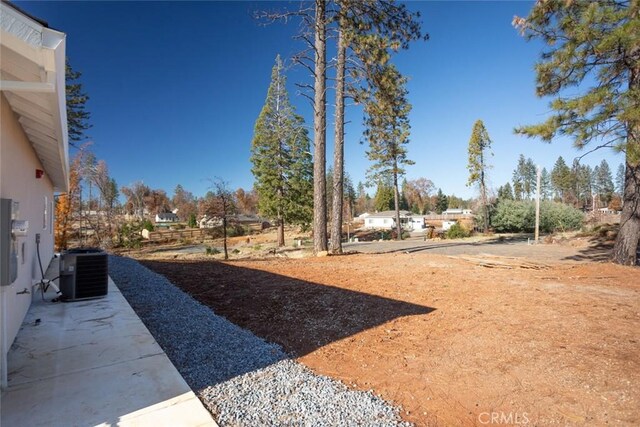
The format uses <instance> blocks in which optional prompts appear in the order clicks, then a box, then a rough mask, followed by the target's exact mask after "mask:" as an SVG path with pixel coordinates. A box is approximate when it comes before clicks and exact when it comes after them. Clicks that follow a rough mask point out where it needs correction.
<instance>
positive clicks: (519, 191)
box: [511, 169, 524, 200]
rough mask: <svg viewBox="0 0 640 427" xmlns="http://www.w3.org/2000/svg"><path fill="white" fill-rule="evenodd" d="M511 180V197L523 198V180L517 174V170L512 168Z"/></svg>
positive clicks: (515, 198)
mask: <svg viewBox="0 0 640 427" xmlns="http://www.w3.org/2000/svg"><path fill="white" fill-rule="evenodd" d="M511 180H512V181H513V198H514V200H522V199H523V198H524V182H522V177H521V176H520V174H518V170H517V169H516V170H514V171H513V174H512V178H511Z"/></svg>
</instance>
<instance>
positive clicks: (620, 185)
mask: <svg viewBox="0 0 640 427" xmlns="http://www.w3.org/2000/svg"><path fill="white" fill-rule="evenodd" d="M616 192H617V193H618V195H619V196H622V194H623V193H624V165H623V164H622V163H620V165H618V171H617V172H616Z"/></svg>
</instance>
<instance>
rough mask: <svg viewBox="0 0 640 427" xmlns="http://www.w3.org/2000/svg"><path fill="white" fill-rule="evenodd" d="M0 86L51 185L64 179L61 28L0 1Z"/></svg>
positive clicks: (64, 184)
mask: <svg viewBox="0 0 640 427" xmlns="http://www.w3.org/2000/svg"><path fill="white" fill-rule="evenodd" d="M0 27H1V33H0V90H1V91H2V94H3V95H4V96H5V97H6V99H7V101H8V102H9V104H10V105H11V108H12V109H13V111H14V113H15V114H16V115H17V116H18V121H19V122H20V125H21V126H22V128H23V129H24V131H25V134H26V135H27V137H28V138H29V141H30V142H31V145H32V146H33V148H34V150H35V152H36V154H37V155H38V157H39V158H40V161H41V162H42V166H43V168H44V170H45V172H46V174H47V175H48V176H49V178H50V179H51V181H52V182H53V186H54V188H55V190H56V191H66V190H67V189H68V184H69V145H68V134H67V111H66V95H65V34H64V33H61V32H59V31H55V30H52V29H50V28H47V27H44V26H42V25H41V24H40V23H38V22H36V21H34V20H33V19H31V18H30V17H28V16H26V15H24V14H22V13H20V12H19V11H18V10H16V9H14V8H13V7H11V6H10V5H7V4H6V3H4V2H3V3H0Z"/></svg>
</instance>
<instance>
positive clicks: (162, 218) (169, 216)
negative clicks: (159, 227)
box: [156, 212, 178, 224]
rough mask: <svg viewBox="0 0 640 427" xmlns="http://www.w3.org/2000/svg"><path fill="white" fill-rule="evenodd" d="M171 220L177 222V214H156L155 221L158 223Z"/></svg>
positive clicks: (167, 222)
mask: <svg viewBox="0 0 640 427" xmlns="http://www.w3.org/2000/svg"><path fill="white" fill-rule="evenodd" d="M172 222H178V215H176V214H174V213H173V212H163V213H159V214H156V223H158V224H170V223H172Z"/></svg>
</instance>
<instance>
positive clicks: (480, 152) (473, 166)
mask: <svg viewBox="0 0 640 427" xmlns="http://www.w3.org/2000/svg"><path fill="white" fill-rule="evenodd" d="M488 153H489V154H492V155H493V153H492V152H491V138H489V133H488V132H487V129H485V127H484V123H482V120H477V121H476V122H475V123H474V125H473V130H472V132H471V139H469V163H468V165H467V169H469V181H468V182H467V185H468V186H471V185H478V187H479V188H480V199H481V203H482V209H483V211H484V215H483V219H484V229H483V231H484V232H485V233H486V232H487V231H489V202H488V200H487V177H486V174H487V170H488V169H489V168H490V166H489V163H488V162H487V154H488Z"/></svg>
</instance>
